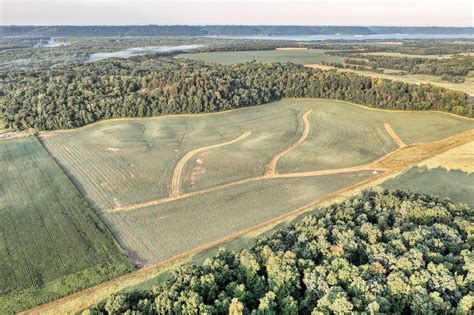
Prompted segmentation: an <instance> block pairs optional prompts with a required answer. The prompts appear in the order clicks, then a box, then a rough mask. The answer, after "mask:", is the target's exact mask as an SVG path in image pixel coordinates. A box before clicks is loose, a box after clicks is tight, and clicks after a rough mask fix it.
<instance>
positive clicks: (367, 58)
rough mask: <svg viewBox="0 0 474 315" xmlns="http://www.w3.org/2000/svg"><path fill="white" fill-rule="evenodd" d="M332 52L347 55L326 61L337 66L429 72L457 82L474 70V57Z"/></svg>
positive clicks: (368, 69)
mask: <svg viewBox="0 0 474 315" xmlns="http://www.w3.org/2000/svg"><path fill="white" fill-rule="evenodd" d="M330 54H332V55H338V56H345V57H346V58H345V59H344V63H325V64H327V65H331V66H334V67H337V68H351V69H356V70H367V71H381V72H383V69H391V70H399V71H401V74H407V73H414V74H429V75H435V76H440V77H442V79H444V80H447V81H452V82H455V83H462V82H464V80H465V79H464V77H465V76H467V75H468V74H469V72H470V71H474V57H471V56H462V55H459V56H457V57H452V58H445V59H431V58H413V57H392V56H380V55H368V54H365V53H363V54H362V53H360V52H357V53H354V51H351V52H343V51H339V52H338V51H333V52H331V53H330Z"/></svg>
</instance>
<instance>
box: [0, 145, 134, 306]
mask: <svg viewBox="0 0 474 315" xmlns="http://www.w3.org/2000/svg"><path fill="white" fill-rule="evenodd" d="M0 169H1V170H2V171H1V172H0V178H1V180H0V192H1V193H0V266H1V268H0V313H1V314H5V313H7V314H8V313H12V312H14V311H16V310H19V309H22V308H26V307H30V306H34V305H37V304H38V303H43V302H47V301H49V300H51V299H54V298H58V297H60V296H63V295H66V294H68V293H71V292H74V291H77V290H80V289H83V288H85V287H88V286H91V285H93V284H96V283H99V282H102V281H104V280H107V279H111V278H114V277H117V276H119V275H121V274H123V273H125V272H127V271H130V270H131V265H130V263H129V262H128V260H127V257H126V255H125V253H124V252H123V250H122V249H121V248H120V247H119V246H118V244H117V242H116V241H115V240H114V238H113V236H112V234H111V233H110V232H109V231H108V230H107V228H106V227H105V225H104V224H103V223H102V222H101V220H100V219H99V218H98V216H97V214H96V213H95V212H94V211H93V210H92V209H91V208H90V207H89V206H88V204H87V203H86V201H85V200H84V199H83V198H82V196H81V195H80V194H79V192H78V191H77V189H76V188H75V187H74V185H73V184H72V183H71V182H70V181H69V179H68V178H67V177H66V175H65V174H64V173H63V172H62V170H61V169H60V168H59V167H58V165H57V164H56V162H55V161H53V159H52V158H51V157H50V156H49V154H48V153H47V152H46V151H45V150H44V148H43V147H42V145H41V144H40V143H39V142H38V140H37V139H36V138H34V137H21V138H15V139H3V140H0Z"/></svg>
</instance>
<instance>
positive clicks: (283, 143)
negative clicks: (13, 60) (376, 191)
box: [33, 100, 474, 314]
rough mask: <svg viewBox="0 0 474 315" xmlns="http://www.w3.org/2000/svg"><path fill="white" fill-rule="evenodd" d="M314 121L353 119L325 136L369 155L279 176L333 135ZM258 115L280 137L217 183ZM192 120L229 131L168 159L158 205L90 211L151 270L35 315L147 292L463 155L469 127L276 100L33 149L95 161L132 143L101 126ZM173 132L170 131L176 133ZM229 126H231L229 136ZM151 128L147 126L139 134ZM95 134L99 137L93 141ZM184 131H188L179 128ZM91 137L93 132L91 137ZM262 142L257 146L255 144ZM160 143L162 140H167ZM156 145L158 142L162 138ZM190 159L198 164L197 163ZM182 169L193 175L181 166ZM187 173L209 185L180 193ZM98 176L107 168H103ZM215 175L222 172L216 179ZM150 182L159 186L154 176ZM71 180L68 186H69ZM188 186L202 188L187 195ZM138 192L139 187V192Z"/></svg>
mask: <svg viewBox="0 0 474 315" xmlns="http://www.w3.org/2000/svg"><path fill="white" fill-rule="evenodd" d="M334 111H335V112H334ZM288 113H290V114H288ZM247 114H249V115H250V116H252V117H253V118H254V119H255V120H254V121H253V122H248V123H247V122H246V121H244V122H242V121H241V119H243V120H245V119H248V118H250V116H247ZM323 114H325V115H327V116H328V117H333V119H334V120H337V119H342V117H346V116H347V117H353V119H352V120H347V122H340V123H339V125H336V126H337V127H334V128H340V129H343V130H348V133H347V134H345V135H344V134H343V135H340V136H334V137H335V138H336V139H338V140H337V141H336V140H334V142H335V143H337V142H338V141H343V139H344V136H345V138H349V139H351V135H350V134H349V132H355V133H356V134H357V135H358V136H360V137H365V141H366V142H367V144H370V143H372V142H373V143H374V144H373V145H371V146H370V147H371V148H372V149H371V151H367V152H370V158H367V159H361V160H357V158H356V157H357V156H358V154H360V153H359V148H358V147H357V146H355V147H353V148H348V149H346V148H344V147H343V145H341V147H340V148H339V149H340V150H341V152H343V149H344V150H347V152H349V153H350V152H352V153H351V154H348V155H345V156H346V159H348V160H351V162H347V161H342V162H341V163H342V164H340V165H339V164H335V165H330V164H328V165H327V167H328V168H326V169H323V168H322V167H319V168H318V163H323V162H318V161H315V160H310V161H309V162H308V163H309V164H312V165H313V166H314V167H315V168H314V169H311V170H307V171H306V170H298V171H294V170H290V171H286V170H283V169H282V166H283V165H285V163H286V162H285V163H284V161H285V159H287V158H288V157H291V155H292V154H296V153H298V151H299V150H301V149H304V146H305V143H306V142H307V141H312V143H313V145H314V146H318V143H316V142H315V140H312V138H314V137H315V136H316V134H317V132H318V131H319V132H321V133H324V132H327V131H331V130H333V131H334V128H333V129H328V128H329V127H330V126H331V125H324V124H323V121H325V119H326V120H327V118H324V117H325V116H324V115H323ZM361 114H366V115H374V116H372V119H374V120H375V121H378V122H379V124H375V125H374V126H372V127H373V128H374V129H373V130H375V132H376V134H377V135H379V136H374V134H373V133H368V132H363V131H357V129H351V127H352V125H356V126H360V127H359V129H362V130H363V129H364V124H365V123H366V121H365V120H363V119H362V118H361V117H362V116H363V115H361ZM318 115H323V116H322V117H320V116H318ZM378 115H380V116H378ZM228 116H229V117H233V119H234V120H232V119H231V120H230V121H229V120H227V119H230V118H228ZM261 116H263V117H267V116H269V117H271V121H272V122H273V123H269V122H267V124H268V125H267V126H266V127H267V128H269V127H273V128H279V126H282V125H283V126H284V127H285V128H288V129H289V130H287V131H286V135H287V136H286V137H281V138H280V139H279V138H276V139H272V141H273V142H276V145H274V144H269V143H268V141H259V142H258V144H259V145H260V146H265V147H266V149H265V150H263V151H262V152H266V150H269V151H271V153H270V154H268V156H267V157H266V158H265V159H262V160H263V161H258V162H257V163H256V164H252V165H255V166H257V165H259V169H258V170H251V171H248V173H246V174H247V175H246V176H247V177H244V178H233V179H232V180H230V181H225V180H224V181H222V179H218V178H219V176H220V175H221V174H231V173H232V171H233V172H236V173H237V172H240V171H241V170H242V169H244V168H245V167H246V165H247V164H246V163H247V162H245V163H244V162H242V161H241V158H242V157H241V156H239V155H238V153H239V151H240V150H242V148H243V147H244V144H245V143H250V148H252V145H251V143H252V139H253V137H257V138H260V133H261V132H262V130H259V127H260V124H262V123H265V120H260V119H263V118H261ZM410 116H412V117H410ZM237 117H240V118H237ZM201 119H205V120H207V119H209V120H207V122H208V123H211V122H212V123H214V124H215V125H216V126H219V125H220V123H223V124H224V122H225V123H226V124H229V125H228V126H227V128H229V129H230V130H231V132H230V133H228V134H225V136H222V137H220V138H219V139H218V140H217V141H215V142H211V141H206V143H204V141H202V142H200V143H197V142H193V146H192V147H190V148H189V149H188V150H187V151H184V150H183V151H182V152H180V154H179V156H178V157H176V159H175V160H174V167H173V171H172V172H171V173H172V174H170V176H169V178H168V186H169V187H168V193H167V197H157V198H155V199H151V200H148V201H145V202H139V203H133V204H128V205H123V206H121V207H115V208H104V209H99V211H100V214H101V216H102V217H103V218H104V220H105V221H106V222H107V224H108V225H109V226H111V228H112V230H113V232H114V233H115V234H116V235H117V237H118V238H119V239H120V241H121V243H122V244H124V245H125V246H126V248H127V249H128V250H129V253H130V256H131V257H132V258H133V259H134V260H135V261H136V262H137V263H141V264H143V263H145V264H146V263H150V262H152V261H158V263H156V264H151V265H148V266H147V267H145V268H144V269H141V270H139V271H137V272H134V273H132V274H129V275H126V276H124V277H121V278H119V279H117V280H113V281H111V282H107V283H104V284H102V285H100V286H97V287H94V288H91V289H89V290H86V291H84V292H81V293H78V294H77V295H73V296H70V297H67V298H65V299H63V300H59V301H57V302H54V303H52V304H50V305H46V306H43V307H40V308H38V309H36V310H33V312H36V311H38V310H41V311H46V312H48V313H50V314H55V313H58V312H77V311H80V310H81V309H83V308H84V307H87V306H89V305H91V304H95V303H97V302H99V301H100V300H102V299H103V298H104V297H106V296H107V295H109V294H111V293H113V292H117V291H118V290H123V289H125V290H133V289H137V288H138V289H140V288H150V286H153V284H156V283H157V282H159V281H162V279H164V278H166V272H167V271H169V270H170V269H173V268H175V267H176V266H177V264H180V263H184V262H189V261H193V262H199V261H201V260H202V259H205V258H206V257H208V256H209V255H212V253H215V251H216V250H217V248H218V247H219V246H221V245H225V246H227V247H230V248H235V249H240V248H243V247H245V246H246V245H248V244H249V243H252V242H253V241H254V237H256V236H258V235H262V233H267V232H268V231H270V230H271V229H273V228H276V227H278V226H280V225H281V224H286V223H288V222H290V221H291V220H294V219H298V218H300V217H301V214H303V213H309V212H311V211H315V210H314V209H315V207H318V206H323V205H328V204H329V203H331V202H334V201H340V200H341V199H344V198H346V197H347V196H349V195H351V194H353V193H356V192H358V191H360V189H362V188H364V187H371V186H373V185H377V184H380V183H382V182H385V181H386V180H387V179H388V178H391V177H393V176H395V175H397V174H399V173H400V172H402V171H404V170H406V169H408V168H409V167H410V166H412V165H419V164H420V163H422V162H423V161H425V160H427V159H429V158H430V157H432V156H437V155H439V154H440V153H443V152H446V156H449V154H452V153H451V151H449V150H451V149H453V148H459V149H457V150H467V151H468V152H469V149H465V147H464V145H466V144H468V143H469V142H470V139H472V138H473V137H474V129H473V127H474V121H473V120H469V119H465V118H461V117H457V116H454V115H449V114H443V113H435V112H398V111H385V110H376V109H368V108H364V107H361V106H358V105H353V104H348V103H344V102H335V101H328V100H285V101H282V102H278V103H274V104H271V105H269V106H267V105H265V106H260V107H254V108H245V109H241V110H235V111H231V112H225V113H221V114H210V115H197V116H196V115H195V116H192V117H187V116H181V117H162V118H153V119H127V120H116V121H109V122H102V123H97V124H94V125H91V126H89V127H85V128H81V129H79V130H73V131H66V132H53V133H44V134H43V135H42V137H43V141H45V142H46V143H47V144H48V145H50V149H52V152H53V154H54V155H56V153H58V152H60V151H62V147H61V146H62V145H66V144H70V145H71V146H70V147H69V151H70V153H71V155H76V151H75V150H79V149H78V148H77V146H79V145H81V146H85V145H89V146H92V148H91V149H90V150H91V151H89V152H90V154H94V152H95V151H94V149H95V150H96V151H97V152H102V151H103V149H104V148H107V147H108V145H109V144H110V143H114V145H118V144H120V143H121V141H122V140H125V139H128V140H126V141H125V144H126V145H128V146H130V145H131V144H132V143H134V142H133V141H131V140H130V139H129V138H128V137H127V136H128V135H129V133H121V134H120V135H119V136H112V137H110V136H109V135H110V133H108V131H107V130H108V128H107V127H108V126H110V127H112V126H113V130H118V129H121V128H122V127H119V126H120V125H121V124H123V125H129V124H130V123H145V122H146V123H150V124H151V125H153V124H154V125H155V128H156V129H155V130H160V128H159V127H157V125H159V124H161V123H163V124H168V126H171V125H173V124H170V121H173V122H178V121H180V120H186V121H189V122H190V123H189V124H197V125H199V124H200V122H201ZM279 119H282V120H281V121H282V122H283V123H277V122H280V120H279ZM361 119H362V120H361ZM191 121H192V123H191ZM342 121H344V120H342ZM326 123H327V122H326ZM179 124H180V123H177V125H179ZM234 124H236V125H238V127H235V126H234ZM151 125H149V130H150V129H151ZM323 127H324V128H323ZM99 130H101V131H100V132H99ZM188 130H195V129H194V128H193V127H189V125H188ZM212 130H213V132H214V133H222V130H221V129H220V128H219V127H217V128H216V129H212ZM275 130H280V129H275ZM313 130H316V132H314V131H313ZM96 131H97V133H95V132H96ZM435 131H436V132H435ZM83 132H87V133H86V134H94V135H95V138H94V139H90V140H89V141H87V139H81V141H80V142H75V141H78V140H77V139H79V138H81V137H82V136H83V135H82V133H83ZM203 132H204V131H203ZM282 132H283V131H282ZM146 134H147V135H148V137H147V139H154V137H153V136H150V134H149V133H146ZM283 134H285V133H283ZM108 137H110V138H111V139H108ZM326 137H329V135H327V136H326ZM263 139H266V138H265V137H263ZM322 139H325V138H322ZM329 139H331V137H329ZM374 139H378V140H374ZM188 140H189V141H191V139H186V141H188ZM62 141H64V142H62ZM168 141H172V140H170V139H168ZM193 141H195V140H193ZM371 141H372V142H371ZM101 142H103V143H101ZM161 142H164V141H163V139H162V141H161ZM377 143H379V144H380V145H381V146H383V144H384V143H385V148H384V149H379V148H378V147H377ZM52 144H53V145H52ZM348 144H349V143H346V144H345V145H346V146H347V145H348ZM153 146H159V143H155V142H152V145H151V147H153ZM267 146H268V147H267ZM269 148H272V149H271V150H270V149H269ZM254 149H255V148H254ZM71 150H73V151H71ZM225 150H227V151H225ZM454 150H456V149H454ZM250 151H252V150H250ZM106 152H108V153H107V154H112V153H117V152H122V153H124V152H123V151H118V150H107V151H106ZM135 152H138V150H135ZM190 152H191V154H190ZM223 152H227V154H225V155H224V154H223ZM322 152H326V151H322ZM161 153H163V154H164V153H166V152H160V151H159V150H157V151H154V153H153V154H154V155H155V159H154V160H151V159H150V160H148V161H147V162H148V163H150V161H153V163H159V162H161V161H162V159H159V158H157V157H158V156H160V155H161ZM307 153H308V154H315V153H310V152H307ZM319 154H323V153H319ZM324 154H326V153H324ZM367 154H369V153H367ZM301 155H302V153H301V152H300V153H299V154H297V156H301ZM163 156H166V155H165V154H164V155H163ZM234 156H236V157H234ZM122 157H123V158H124V161H123V163H127V159H128V158H129V157H128V156H127V155H122ZM63 158H64V156H63ZM198 159H199V160H200V161H197V160H198ZM211 159H212V161H213V163H214V162H215V161H221V164H219V168H221V169H220V170H219V168H213V165H212V164H211V163H209V161H210V160H211ZM289 160H290V161H291V160H293V159H289ZM91 161H93V160H89V163H95V164H98V165H97V166H96V167H98V168H102V164H106V163H111V164H112V161H113V160H111V159H107V158H102V159H101V160H100V161H99V160H96V161H95V162H91ZM64 162H67V159H65V160H64V161H62V163H64ZM294 162H295V163H296V162H297V161H296V160H295V161H294ZM68 163H69V164H68V165H69V166H68V167H69V168H71V169H72V171H74V172H78V171H80V172H79V173H81V172H86V171H84V170H81V169H86V170H87V169H88V168H89V167H91V166H90V165H87V164H86V163H83V162H81V159H80V158H77V162H76V164H74V163H71V162H68ZM193 163H195V164H193ZM300 163H303V162H300ZM326 163H327V162H326ZM286 164H288V163H286ZM191 165H194V166H193V167H191ZM195 165H199V166H200V167H202V168H203V169H204V170H205V171H206V172H203V170H202V169H201V170H199V173H201V176H202V175H203V174H215V176H209V177H207V178H206V181H211V183H212V184H209V183H207V184H204V183H200V182H204V180H203V177H201V178H195V184H194V186H186V185H184V184H185V183H186V182H187V181H190V177H192V176H193V175H194V176H196V171H195V172H194V174H193V172H192V170H193V168H194V167H195ZM104 167H105V165H104ZM108 167H111V168H112V169H113V166H108ZM295 167H296V164H295ZM222 168H223V169H225V170H226V171H228V173H225V172H224V173H221V172H222V171H223V170H222ZM151 169H152V168H151V167H150V170H151ZM70 171H71V170H70ZM90 172H92V171H90ZM150 175H151V174H150ZM178 175H179V176H178ZM154 176H156V177H159V174H155V175H154ZM84 178H85V177H84ZM75 181H78V179H77V178H76V179H75ZM78 182H80V181H78ZM172 183H174V184H176V185H173V184H172ZM198 184H199V185H202V186H197V185H198ZM172 186H173V187H174V186H176V187H177V189H176V187H175V188H173V189H172ZM84 187H85V186H83V188H84ZM143 187H144V186H141V187H140V188H142V189H143ZM192 187H194V189H193V188H192ZM199 187H207V188H199ZM150 189H152V188H150ZM173 192H174V193H173ZM109 193H110V192H109ZM137 193H138V192H137ZM147 193H149V192H147ZM110 194H111V195H113V194H112V193H110ZM203 231H205V232H203ZM166 257H169V259H166Z"/></svg>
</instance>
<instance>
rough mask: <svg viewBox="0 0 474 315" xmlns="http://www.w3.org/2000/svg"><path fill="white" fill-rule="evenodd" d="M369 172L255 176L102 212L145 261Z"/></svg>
mask: <svg viewBox="0 0 474 315" xmlns="http://www.w3.org/2000/svg"><path fill="white" fill-rule="evenodd" d="M370 176H373V175H371V172H358V173H347V174H342V175H328V176H320V177H308V178H293V179H268V180H260V181H255V182H250V183H246V184H242V185H237V186H232V187H228V188H225V189H222V190H217V191H214V192H211V193H208V194H203V195H197V196H193V197H189V198H184V199H179V200H176V201H173V202H169V203H166V204H162V205H158V206H152V207H147V208H142V209H136V210H131V211H117V212H105V213H103V216H105V218H106V221H108V222H109V223H110V225H111V226H113V231H114V232H115V234H116V235H117V237H118V238H119V239H120V240H121V243H122V244H124V245H125V247H126V249H127V251H129V252H131V253H132V256H133V257H137V258H138V260H139V261H137V263H144V264H148V263H152V262H157V261H162V260H164V259H166V258H169V257H171V256H174V255H176V254H180V253H182V252H185V251H189V250H191V249H193V248H195V247H198V246H201V245H203V244H206V243H210V242H212V241H215V240H218V239H221V238H224V237H226V236H228V235H230V234H233V233H236V232H239V231H241V230H244V229H247V228H250V227H253V226H255V225H256V224H258V223H262V222H265V221H267V220H270V219H272V218H274V217H276V216H279V215H282V214H285V213H287V212H289V211H291V210H295V209H297V208H300V207H302V206H305V205H307V204H309V203H311V202H313V201H315V200H317V199H319V198H321V197H323V196H324V195H327V194H329V193H332V192H334V191H337V190H339V189H342V188H344V187H346V186H350V185H352V184H354V183H357V182H360V181H362V180H364V179H367V178H369V177H370ZM211 222H212V224H210V223H211ZM184 231H186V232H184Z"/></svg>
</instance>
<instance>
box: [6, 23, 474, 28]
mask: <svg viewBox="0 0 474 315" xmlns="http://www.w3.org/2000/svg"><path fill="white" fill-rule="evenodd" d="M4 26H16V27H18V26H20V27H22V26H38V27H48V26H74V27H82V26H101V27H107V26H112V27H113V26H190V27H192V26H201V27H202V26H302V27H305V26H306V27H318V26H319V27H323V26H330V27H413V28H424V27H439V28H448V27H449V28H472V29H474V26H472V25H466V26H459V25H456V26H452V25H367V24H361V25H355V24H353V25H345V24H213V23H211V24H150V23H147V24H1V23H0V27H4Z"/></svg>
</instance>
